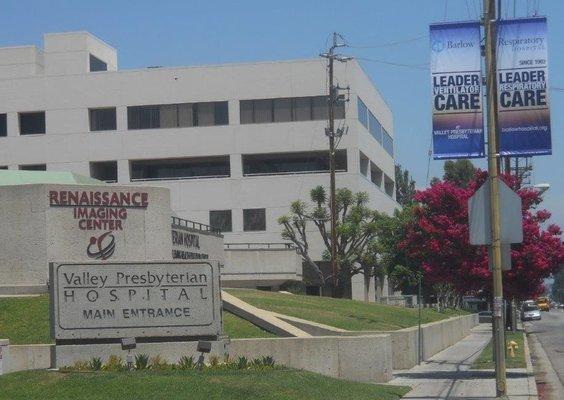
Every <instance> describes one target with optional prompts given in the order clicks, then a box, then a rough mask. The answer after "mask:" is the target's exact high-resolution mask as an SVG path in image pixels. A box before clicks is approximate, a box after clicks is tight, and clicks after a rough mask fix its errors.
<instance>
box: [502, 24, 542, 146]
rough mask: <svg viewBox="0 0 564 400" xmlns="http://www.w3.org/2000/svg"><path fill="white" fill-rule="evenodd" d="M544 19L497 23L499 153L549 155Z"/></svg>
mask: <svg viewBox="0 0 564 400" xmlns="http://www.w3.org/2000/svg"><path fill="white" fill-rule="evenodd" d="M547 48H548V46H547V30H546V18H544V17H534V18H522V19H512V20H502V21H499V23H498V25H497V72H498V107H499V117H498V118H499V120H498V121H499V125H498V129H499V141H500V143H499V152H500V154H501V155H504V156H533V155H542V154H551V153H552V145H551V137H550V110H549V101H548V60H547Z"/></svg>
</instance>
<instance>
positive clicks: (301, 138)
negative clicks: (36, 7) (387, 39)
mask: <svg viewBox="0 0 564 400" xmlns="http://www.w3.org/2000/svg"><path fill="white" fill-rule="evenodd" d="M117 65H118V62H117V52H116V50H115V49H113V48H112V47H110V46H108V45H107V44H106V43H104V42H102V41H101V40H99V39H97V38H96V37H94V36H92V35H91V34H89V33H87V32H72V33H55V34H46V35H45V37H44V47H43V49H40V48H37V47H35V46H22V47H8V48H0V168H8V169H35V170H41V169H46V170H49V171H50V170H67V171H73V172H76V173H79V174H83V175H90V176H92V177H95V178H98V179H101V180H105V181H109V182H117V183H119V184H130V183H131V184H139V183H140V182H142V183H143V184H150V185H156V186H164V187H167V188H169V189H170V190H171V206H172V209H173V210H174V211H175V212H176V214H177V215H178V216H179V217H182V218H186V219H190V220H196V221H200V222H203V223H206V224H211V225H214V226H218V227H219V228H220V229H221V230H222V231H223V233H224V235H225V242H226V243H270V242H281V241H282V240H281V237H280V232H281V227H280V226H279V225H278V223H277V219H278V217H280V216H281V215H283V214H286V213H287V212H288V210H289V205H290V203H291V202H292V201H294V200H296V199H308V198H309V191H310V190H311V189H312V188H313V187H315V186H317V185H325V186H326V187H327V186H328V183H329V176H328V165H329V163H328V151H327V147H328V141H327V137H326V136H325V127H326V125H327V122H326V119H327V100H326V99H327V97H326V93H327V84H326V65H325V62H324V61H323V60H320V59H311V60H299V61H281V62H261V63H247V64H228V65H216V66H196V67H174V68H163V67H148V68H145V69H136V70H119V69H118V67H117ZM336 82H337V83H339V84H340V86H343V87H345V86H350V101H349V102H347V103H345V104H344V105H343V106H340V107H339V108H338V110H337V116H338V118H339V119H338V125H339V126H345V125H346V126H347V127H348V132H347V134H346V135H345V136H343V138H342V140H341V141H340V143H339V147H338V148H339V150H338V153H337V168H338V172H337V186H338V187H348V188H350V189H351V190H353V191H365V192H367V193H368V194H369V196H370V206H371V207H373V208H376V209H378V210H381V211H384V212H387V213H391V212H393V210H394V208H395V207H397V203H396V201H395V189H394V144H393V135H394V133H393V121H392V112H391V111H390V109H389V107H388V106H387V105H386V103H385V101H384V99H383V98H382V96H381V95H380V94H379V93H378V91H377V89H376V88H375V87H374V85H373V84H372V82H371V81H370V79H369V78H368V76H367V75H366V74H365V73H364V72H363V70H362V69H361V67H360V65H359V64H358V63H357V62H356V61H354V60H353V61H349V62H348V63H347V64H346V65H344V64H340V63H338V64H337V66H336ZM310 229H311V230H312V235H311V237H312V238H313V237H314V236H315V237H316V235H315V234H314V233H315V228H314V226H313V225H312V226H311V228H310ZM312 249H313V252H314V253H315V254H316V255H317V256H318V257H321V252H322V251H323V249H324V248H323V245H322V242H321V241H320V240H315V239H314V240H313V241H312Z"/></svg>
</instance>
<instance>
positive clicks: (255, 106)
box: [239, 96, 345, 124]
mask: <svg viewBox="0 0 564 400" xmlns="http://www.w3.org/2000/svg"><path fill="white" fill-rule="evenodd" d="M239 107H240V115H239V116H240V121H241V124H260V123H270V122H290V121H311V120H323V119H327V117H328V106H327V96H309V97H283V98H277V99H256V100H241V101H240V102H239ZM335 118H337V119H340V118H345V106H344V104H343V103H339V104H337V105H336V106H335Z"/></svg>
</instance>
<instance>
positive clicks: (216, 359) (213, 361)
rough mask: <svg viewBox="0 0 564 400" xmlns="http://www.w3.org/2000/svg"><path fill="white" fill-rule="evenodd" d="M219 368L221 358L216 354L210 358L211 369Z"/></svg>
mask: <svg viewBox="0 0 564 400" xmlns="http://www.w3.org/2000/svg"><path fill="white" fill-rule="evenodd" d="M218 366H219V357H218V356H217V355H215V354H212V355H211V356H210V367H212V368H217V367H218Z"/></svg>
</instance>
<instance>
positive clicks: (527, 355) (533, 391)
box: [523, 329, 539, 399]
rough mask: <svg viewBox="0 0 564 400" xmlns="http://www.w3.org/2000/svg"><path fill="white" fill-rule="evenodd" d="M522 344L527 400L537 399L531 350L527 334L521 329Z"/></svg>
mask: <svg viewBox="0 0 564 400" xmlns="http://www.w3.org/2000/svg"><path fill="white" fill-rule="evenodd" d="M523 344H524V347H525V348H524V352H525V363H526V364H527V375H528V377H527V383H528V387H529V399H538V398H539V397H538V391H537V382H536V381H535V372H534V370H533V363H532V361H531V350H530V349H529V340H528V338H527V332H525V329H523Z"/></svg>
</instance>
